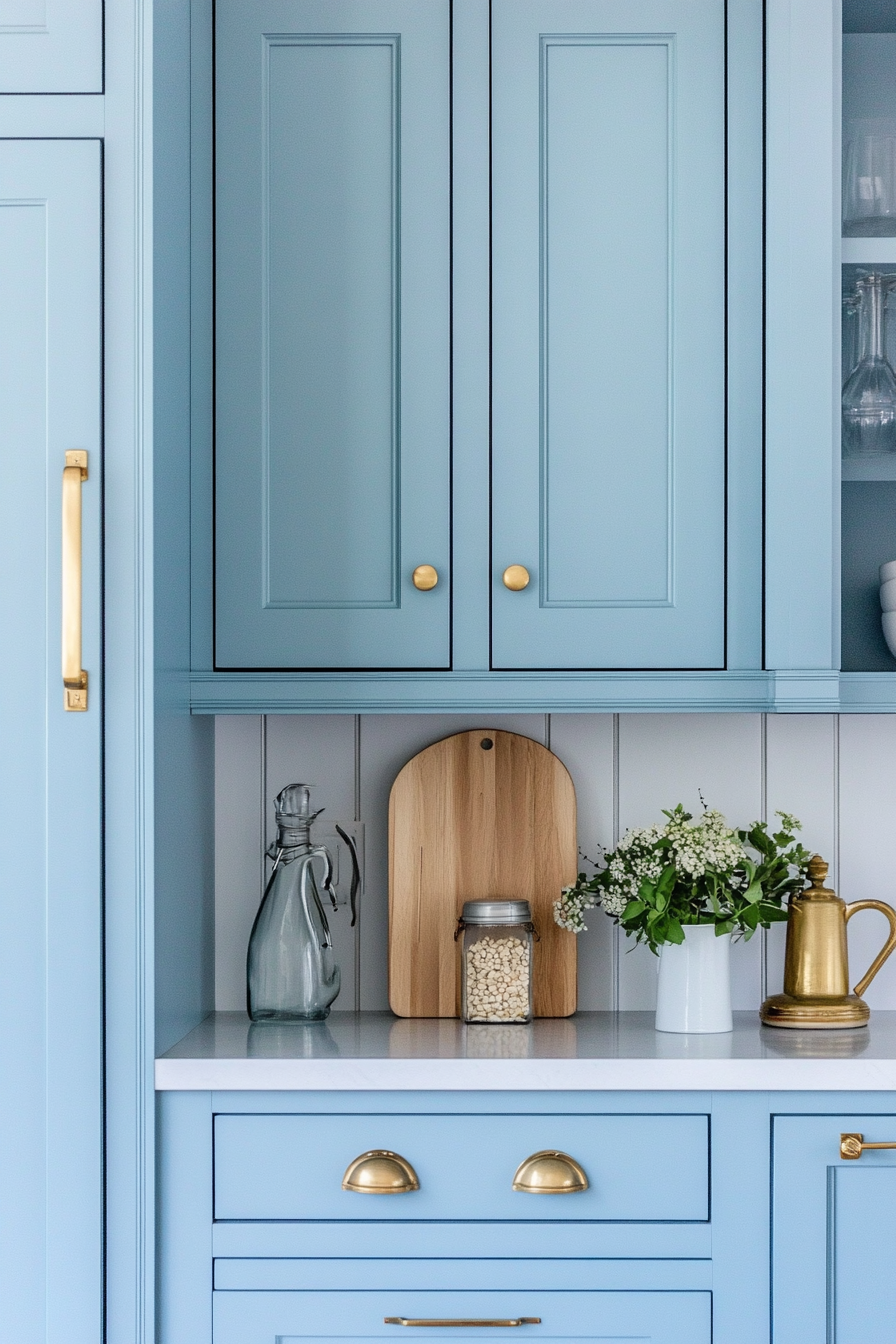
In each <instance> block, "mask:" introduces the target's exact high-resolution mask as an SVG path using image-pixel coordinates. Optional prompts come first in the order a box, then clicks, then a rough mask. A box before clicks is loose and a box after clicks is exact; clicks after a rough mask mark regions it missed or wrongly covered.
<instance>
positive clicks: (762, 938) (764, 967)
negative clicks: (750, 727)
mask: <svg viewBox="0 0 896 1344" xmlns="http://www.w3.org/2000/svg"><path fill="white" fill-rule="evenodd" d="M759 770H760V779H759V797H760V800H761V801H760V804H759V820H760V821H768V715H767V714H763V715H762V732H761V737H760V741H759ZM759 988H760V993H761V996H762V998H763V999H766V998H768V930H767V929H760V931H759Z"/></svg>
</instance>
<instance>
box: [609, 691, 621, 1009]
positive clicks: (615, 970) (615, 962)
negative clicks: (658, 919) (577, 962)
mask: <svg viewBox="0 0 896 1344" xmlns="http://www.w3.org/2000/svg"><path fill="white" fill-rule="evenodd" d="M618 844H619V715H618V714H614V715H613V840H612V847H613V849H615V848H616V846H617V845H618ZM621 940H622V935H621V933H620V931H619V925H618V924H614V925H613V941H612V943H611V947H610V955H611V958H612V960H611V963H610V964H611V968H612V976H613V987H612V995H613V997H612V1007H613V1012H614V1013H618V1012H619V956H620V952H621V949H620V946H619V944H620V942H621Z"/></svg>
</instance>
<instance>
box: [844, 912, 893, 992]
mask: <svg viewBox="0 0 896 1344" xmlns="http://www.w3.org/2000/svg"><path fill="white" fill-rule="evenodd" d="M860 910H879V911H880V912H881V914H882V915H886V917H887V919H888V920H889V923H890V936H889V938H888V939H887V941H886V942H885V943H884V945H883V947H882V948H881V950H880V951H879V952H878V954H877V956H876V957H875V958H874V960H873V961H872V963H871V965H870V966H869V967H868V969H867V971H866V972H865V974H864V975H863V976H862V978H861V980H860V981H859V983H858V984H857V985H856V987H855V989H854V991H853V993H854V994H858V996H859V998H861V997H862V995H863V994H864V993H865V990H866V989H867V988H868V986H869V985H870V984H871V981H872V980H873V979H874V977H875V976H876V975H877V973H878V971H879V970H880V968H881V966H883V964H884V962H885V961H886V959H887V957H888V956H889V955H890V953H891V952H892V951H893V949H894V948H896V910H894V909H893V907H892V905H887V903H886V901H852V902H851V903H850V904H849V905H848V906H847V907H846V918H847V919H848V920H849V919H852V917H853V915H856V914H858V912H859V911H860Z"/></svg>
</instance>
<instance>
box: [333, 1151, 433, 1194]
mask: <svg viewBox="0 0 896 1344" xmlns="http://www.w3.org/2000/svg"><path fill="white" fill-rule="evenodd" d="M342 1188H343V1190H351V1191H353V1192H354V1193H355V1194H356V1195H407V1194H410V1192H411V1191H412V1190H419V1189H420V1181H419V1179H418V1177H417V1173H416V1171H415V1170H414V1168H413V1167H412V1166H411V1164H410V1162H409V1161H408V1160H407V1158H406V1157H402V1156H401V1154H400V1153H393V1152H390V1150H389V1149H388V1148H371V1150H370V1152H369V1153H362V1154H361V1156H360V1157H356V1158H355V1160H354V1162H350V1163H349V1164H348V1167H347V1168H346V1172H345V1175H344V1176H343V1178H342Z"/></svg>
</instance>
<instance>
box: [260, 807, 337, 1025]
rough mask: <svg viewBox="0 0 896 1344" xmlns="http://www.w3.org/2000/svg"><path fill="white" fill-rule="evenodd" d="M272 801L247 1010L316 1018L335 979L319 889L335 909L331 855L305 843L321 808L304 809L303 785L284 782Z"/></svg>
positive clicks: (323, 1012) (267, 1017) (325, 1008)
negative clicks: (268, 861) (266, 875)
mask: <svg viewBox="0 0 896 1344" xmlns="http://www.w3.org/2000/svg"><path fill="white" fill-rule="evenodd" d="M274 807H275V810H276V817H277V840H276V842H275V843H274V844H273V845H272V846H271V848H270V849H269V850H268V854H269V856H270V857H271V858H273V860H274V867H273V871H272V872H271V876H270V879H269V881H268V884H267V887H266V889H265V893H264V897H263V899H262V902H261V906H260V908H259V911H258V914H257V915H256V917H255V923H254V925H253V926H252V934H251V937H250V939H249V952H248V957H247V980H248V1008H249V1016H250V1017H251V1019H252V1021H253V1022H265V1021H269V1022H315V1021H320V1020H321V1019H322V1018H325V1017H326V1016H327V1014H328V1013H329V1011H330V1004H331V1003H332V1002H333V1000H334V999H335V998H336V996H337V994H338V993H339V983H340V976H339V967H338V966H337V965H336V961H335V958H334V955H333V944H332V941H331V939H330V928H329V925H328V923H327V916H326V913H325V911H324V905H323V901H322V900H321V895H322V894H323V895H324V896H326V897H327V898H329V900H330V901H331V903H332V906H333V909H334V910H335V909H336V893H335V891H334V889H333V860H332V858H331V856H330V853H329V850H327V849H325V848H324V847H323V846H316V847H315V846H313V845H312V843H311V824H312V822H313V821H314V820H315V818H316V817H319V816H320V812H312V811H311V790H310V788H309V787H308V785H307V784H289V785H287V787H286V788H285V789H283V790H282V791H281V792H280V793H279V794H278V795H277V798H276V799H275V802H274ZM353 858H354V854H353ZM315 864H317V865H319V867H320V872H321V876H320V884H319V885H318V879H317V877H316V875H315ZM352 922H354V920H353V921H352Z"/></svg>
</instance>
